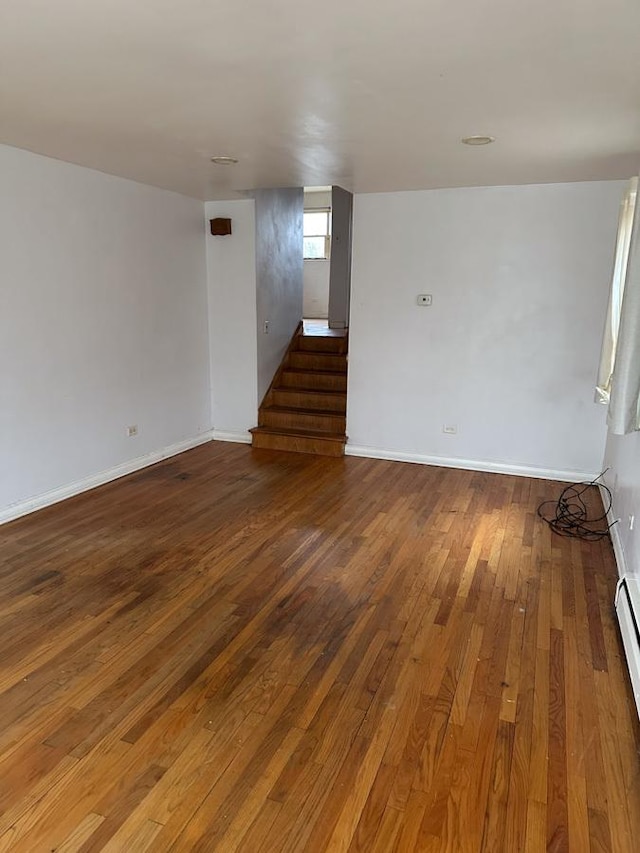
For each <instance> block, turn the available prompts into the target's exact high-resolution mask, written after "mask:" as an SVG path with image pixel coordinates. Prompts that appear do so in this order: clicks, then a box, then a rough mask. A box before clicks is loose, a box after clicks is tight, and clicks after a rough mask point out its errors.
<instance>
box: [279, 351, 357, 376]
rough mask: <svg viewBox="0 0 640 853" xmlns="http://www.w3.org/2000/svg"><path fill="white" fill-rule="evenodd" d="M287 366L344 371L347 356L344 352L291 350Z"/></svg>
mask: <svg viewBox="0 0 640 853" xmlns="http://www.w3.org/2000/svg"><path fill="white" fill-rule="evenodd" d="M287 367H297V368H306V369H307V370H312V371H314V370H324V371H327V372H333V373H346V372H347V357H346V355H344V354H343V355H338V354H336V353H328V352H291V353H289V364H288V365H287Z"/></svg>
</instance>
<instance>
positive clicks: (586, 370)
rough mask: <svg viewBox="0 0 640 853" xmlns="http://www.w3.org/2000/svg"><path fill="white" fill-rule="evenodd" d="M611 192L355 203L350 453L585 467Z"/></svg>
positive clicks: (601, 422) (503, 192)
mask: <svg viewBox="0 0 640 853" xmlns="http://www.w3.org/2000/svg"><path fill="white" fill-rule="evenodd" d="M622 187H623V184H622V183H620V182H599V183H582V184H555V185H539V186H522V187H492V188H476V189H455V190H435V191H426V192H412V193H411V192H410V193H389V194H374V195H359V196H357V197H356V199H355V214H354V246H353V281H352V308H351V329H350V353H349V393H348V423H347V430H348V435H349V443H350V446H351V447H350V449H349V448H348V450H349V452H360V453H371V454H379V455H385V454H387V455H390V456H391V457H396V458H403V456H406V457H407V458H418V459H422V460H423V461H438V460H444V461H446V462H448V463H450V464H460V465H462V466H464V465H470V466H471V467H480V468H487V469H495V470H501V469H502V468H506V469H508V470H519V466H520V467H521V468H522V469H524V470H527V471H530V472H531V473H540V474H548V475H549V476H559V477H569V476H575V477H577V478H580V477H581V476H583V475H585V476H590V475H591V474H593V473H594V472H596V471H599V470H600V466H601V462H602V455H603V449H604V442H605V412H604V410H603V409H602V408H601V407H598V406H596V405H595V404H594V403H593V387H594V377H595V373H596V367H597V363H598V357H599V350H600V341H601V334H602V324H603V318H604V312H605V310H606V302H607V292H608V285H609V278H610V273H611V261H612V255H613V246H614V240H615V229H616V223H617V211H618V205H619V201H620V194H621V192H622ZM418 293H432V294H433V306H432V307H431V308H421V307H418V306H417V305H416V295H417V294H418ZM444 424H454V425H456V426H457V429H458V432H457V435H445V434H443V432H442V428H443V425H444Z"/></svg>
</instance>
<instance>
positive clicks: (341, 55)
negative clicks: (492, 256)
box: [0, 0, 640, 199]
mask: <svg viewBox="0 0 640 853" xmlns="http://www.w3.org/2000/svg"><path fill="white" fill-rule="evenodd" d="M474 133H480V134H491V135H493V136H495V137H496V142H495V143H494V144H493V145H490V146H486V147H483V148H470V147H467V146H464V145H461V144H460V143H459V140H460V137H462V136H467V135H470V134H474ZM0 141H3V142H5V143H7V144H9V145H15V146H18V147H21V148H28V149H31V150H32V151H37V152H40V153H42V154H48V155H49V156H52V157H57V158H60V159H62V160H68V161H70V162H73V163H80V164H83V165H86V166H90V167H93V168H95V169H100V170H102V171H104V172H109V173H113V174H116V175H122V176H125V177H128V178H133V179H135V180H138V181H143V182H145V183H149V184H154V185H156V186H160V187H166V188H168V189H172V190H177V191H179V192H182V193H186V194H187V195H192V196H195V197H198V198H202V199H215V198H225V197H227V198H228V197H233V196H234V195H235V194H236V192H237V191H241V190H246V189H252V188H255V187H267V186H293V185H299V186H303V185H307V186H312V185H315V184H340V185H342V186H344V187H346V188H348V189H351V190H353V191H355V192H375V191H386V190H402V189H420V188H428V187H453V186H473V185H491V184H512V183H533V182H546V181H577V180H597V179H610V178H625V177H629V176H630V175H632V174H634V173H636V172H637V171H638V169H639V168H640V2H638V0H395V2H384V3H383V2H375V0H323V2H314V3H312V2H310V0H56V2H55V3H52V2H51V0H0ZM216 154H230V155H232V156H234V157H237V158H238V159H239V160H240V163H239V164H238V165H237V166H234V167H224V166H213V165H212V164H211V163H210V157H212V156H213V155H216Z"/></svg>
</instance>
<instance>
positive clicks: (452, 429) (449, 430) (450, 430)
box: [442, 424, 458, 435]
mask: <svg viewBox="0 0 640 853" xmlns="http://www.w3.org/2000/svg"><path fill="white" fill-rule="evenodd" d="M442 432H444V433H446V434H447V435H455V434H456V433H457V432H458V427H457V426H456V425H455V424H445V425H444V426H443V427H442Z"/></svg>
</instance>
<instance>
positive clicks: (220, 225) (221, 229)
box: [209, 216, 231, 237]
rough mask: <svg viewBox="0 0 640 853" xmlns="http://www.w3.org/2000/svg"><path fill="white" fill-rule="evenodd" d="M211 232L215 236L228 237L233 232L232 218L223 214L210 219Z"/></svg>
mask: <svg viewBox="0 0 640 853" xmlns="http://www.w3.org/2000/svg"><path fill="white" fill-rule="evenodd" d="M209 224H210V225H211V233H212V234H213V236H214V237H226V236H227V234H231V220H230V219H223V218H222V217H221V216H220V217H218V218H217V219H210V220H209Z"/></svg>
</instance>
